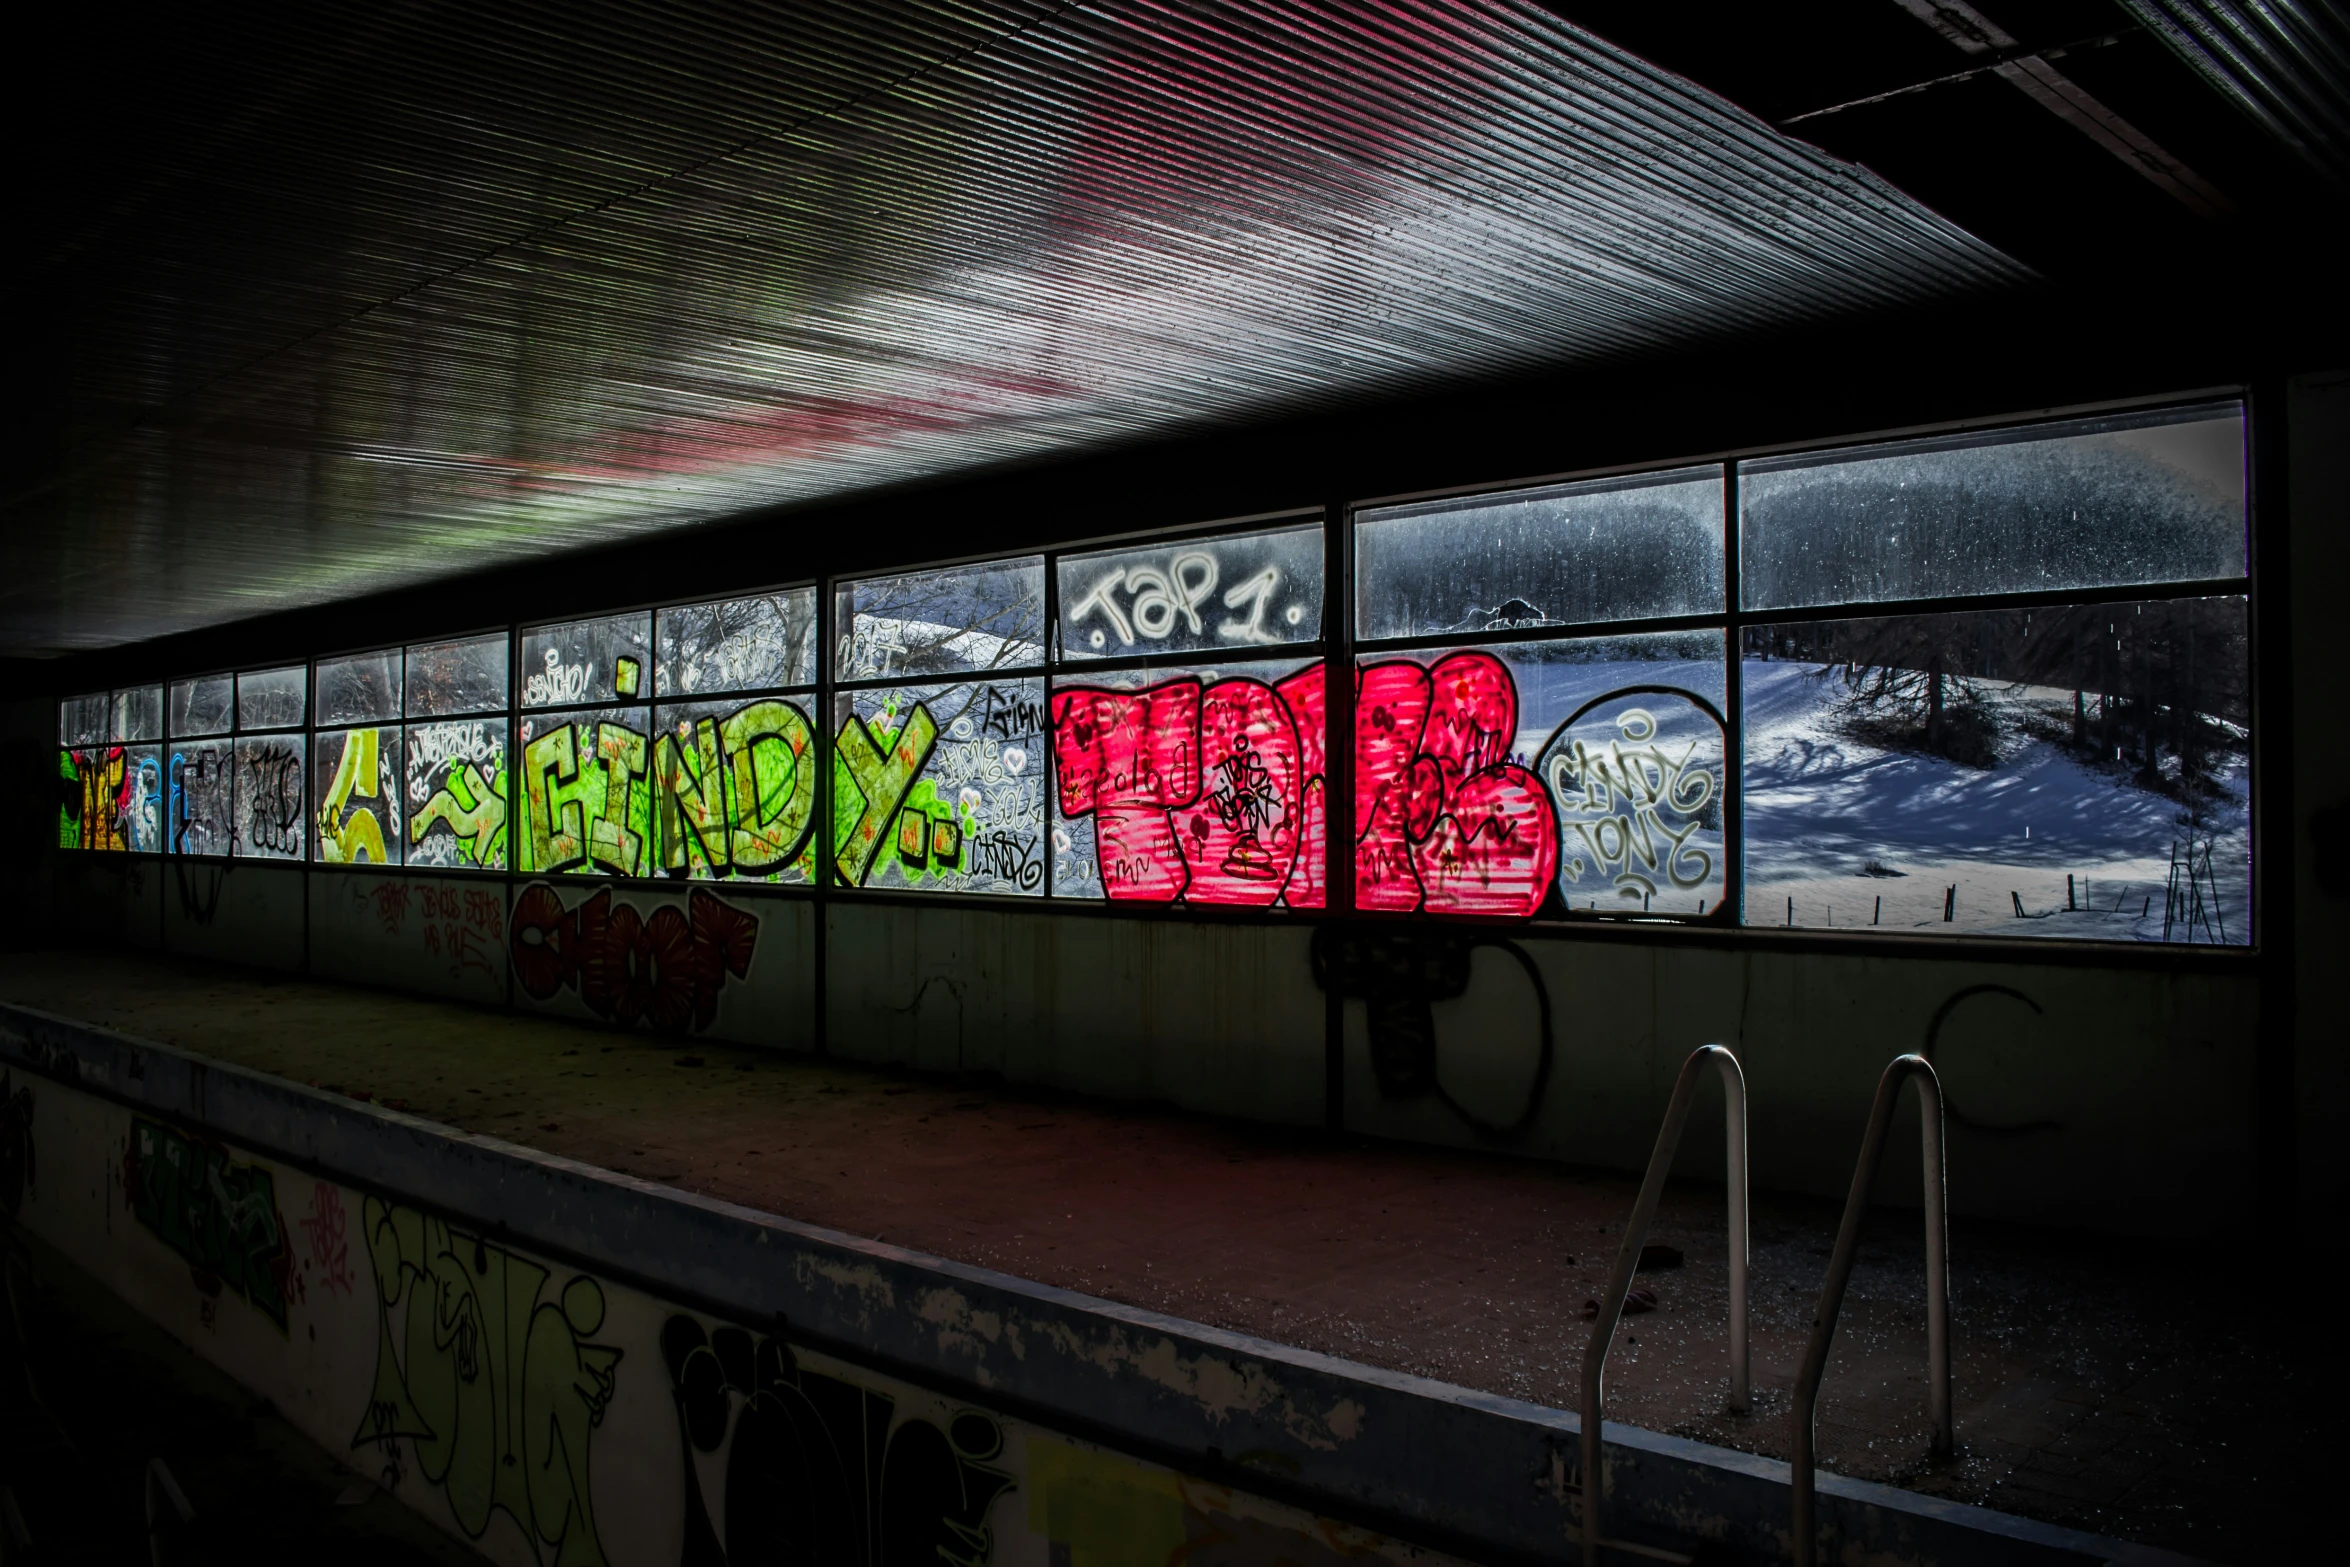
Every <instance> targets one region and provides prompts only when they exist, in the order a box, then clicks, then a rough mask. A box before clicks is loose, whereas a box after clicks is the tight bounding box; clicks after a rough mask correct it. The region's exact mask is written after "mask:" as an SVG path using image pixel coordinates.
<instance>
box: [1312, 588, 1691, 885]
mask: <svg viewBox="0 0 2350 1567" xmlns="http://www.w3.org/2000/svg"><path fill="white" fill-rule="evenodd" d="M1725 651H1726V643H1725V639H1724V635H1723V633H1722V632H1721V631H1719V630H1714V629H1706V630H1696V631H1673V632H1651V633H1645V634H1639V635H1630V636H1614V637H1579V638H1565V639H1558V640H1538V641H1523V640H1520V641H1510V642H1505V643H1499V644H1494V645H1490V646H1486V647H1466V648H1463V647H1449V648H1425V649H1416V650H1412V651H1408V652H1402V653H1371V654H1365V655H1362V656H1361V659H1360V671H1359V674H1358V676H1357V681H1356V690H1355V827H1356V842H1355V904H1356V906H1357V907H1358V908H1363V909H1372V910H1378V911H1382V912H1388V913H1415V912H1422V913H1431V914H1463V915H1487V916H1492V915H1506V916H1516V917H1520V918H1523V917H1526V916H1530V915H1533V914H1537V913H1543V912H1549V913H1554V914H1557V913H1566V912H1570V911H1571V912H1582V913H1591V912H1597V913H1602V914H1619V915H1635V916H1637V915H1646V916H1648V917H1650V918H1661V917H1679V918H1700V917H1705V916H1709V915H1710V916H1714V917H1720V915H1721V912H1722V900H1723V898H1724V896H1725V893H1726V887H1727V880H1726V878H1727V869H1728V860H1727V852H1726V844H1725V836H1724V816H1723V782H1724V779H1723V766H1724V761H1725V755H1724V753H1725V751H1726V749H1727V747H1726V745H1725V742H1724V733H1725V724H1726V720H1725V718H1724V716H1723V714H1724V705H1725V703H1724V698H1725V694H1726V671H1725V658H1724V654H1725Z"/></svg>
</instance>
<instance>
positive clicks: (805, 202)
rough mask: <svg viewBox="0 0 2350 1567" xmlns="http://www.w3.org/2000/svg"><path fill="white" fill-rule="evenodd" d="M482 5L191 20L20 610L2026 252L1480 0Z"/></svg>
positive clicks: (598, 514) (572, 537) (418, 556)
mask: <svg viewBox="0 0 2350 1567" xmlns="http://www.w3.org/2000/svg"><path fill="white" fill-rule="evenodd" d="M483 9H484V10H485V11H487V12H490V13H492V14H487V15H477V14H475V13H474V12H471V11H466V12H459V11H457V10H455V9H454V8H444V7H430V6H421V5H420V6H411V7H408V8H405V9H401V8H390V9H385V10H382V11H370V12H368V13H367V14H366V18H365V19H364V20H359V21H352V22H350V23H348V24H347V25H345V26H344V27H343V28H342V29H341V30H340V31H336V30H335V29H334V28H331V27H324V26H322V27H317V28H313V29H310V30H307V31H306V32H305V33H304V34H303V35H302V36H301V37H299V38H287V39H279V40H277V41H276V42H275V43H273V44H271V45H269V46H268V47H264V48H255V49H250V50H247V51H244V52H237V51H221V50H220V49H219V48H218V46H217V44H214V43H207V42H206V41H205V40H203V39H201V38H198V37H195V36H191V38H190V40H189V44H188V47H189V49H190V50H192V51H197V52H199V53H201V51H203V50H205V49H207V48H211V49H213V50H214V51H215V53H214V56H213V57H207V58H200V59H198V60H195V61H193V62H192V64H191V69H190V71H189V72H188V78H189V79H193V80H201V81H204V82H206V83H207V84H208V85H206V86H205V87H204V89H203V90H202V91H200V92H199V91H195V90H193V89H184V90H182V91H181V93H180V95H179V96H178V97H174V96H172V95H171V93H170V92H168V91H167V92H164V93H163V94H162V95H161V97H160V98H159V101H158V102H157V103H156V104H155V105H154V106H152V107H150V108H149V109H148V110H147V111H146V112H148V113H149V114H150V115H151V116H152V117H153V119H154V121H155V125H154V134H153V136H152V139H151V144H150V145H147V146H146V147H145V148H144V150H143V159H142V161H141V162H140V164H139V166H137V167H135V168H126V169H124V170H123V171H121V172H122V176H123V177H122V178H121V179H120V180H119V181H117V182H116V187H117V188H115V189H113V190H111V191H110V193H109V198H108V199H107V200H105V201H103V202H99V203H97V204H94V205H92V206H90V207H88V208H86V209H85V210H82V211H80V212H79V213H77V214H76V215H75V217H74V218H73V220H72V221H70V222H61V223H60V224H59V225H58V228H57V231H56V232H55V233H54V234H53V235H50V236H48V237H49V238H51V239H52V240H53V241H54V243H53V244H52V245H50V246H49V248H48V249H47V251H46V252H45V253H44V255H43V262H44V265H45V266H46V268H47V276H46V279H45V280H44V282H43V283H42V286H43V288H44V289H45V290H47V291H48V292H49V293H50V294H51V296H52V297H56V298H59V299H62V300H65V301H68V303H67V304H66V306H65V309H66V311H67V313H68V318H69V334H70V338H71V356H72V366H73V369H72V377H71V384H72V398H73V406H74V410H75V414H76V421H77V428H76V432H75V434H76V440H75V444H74V447H73V450H72V454H71V459H70V464H69V466H68V467H67V468H66V469H65V470H64V472H63V475H62V477H56V478H52V479H50V480H48V481H47V482H40V481H39V480H38V479H37V476H34V477H33V481H32V482H27V476H19V477H18V480H17V484H16V489H15V493H14V494H13V495H12V496H11V497H10V499H9V501H8V505H7V510H8V516H9V523H8V526H9V528H10V531H11V535H12V537H14V538H16V539H18V540H20V541H22V546H23V547H22V549H21V550H20V552H19V554H18V555H17V557H16V559H17V562H18V563H19V565H20V568H21V569H20V570H18V571H17V572H15V573H14V574H12V575H11V577H10V579H9V581H8V583H7V584H5V585H0V615H4V617H5V620H6V633H5V641H6V642H7V643H8V644H11V645H13V647H14V648H16V649H18V650H32V649H36V648H65V647H82V646H93V645H100V644H105V643H112V642H118V641H123V640H129V639H133V638H137V637H141V636H147V635H153V634H158V633H161V632H165V631H169V630H174V629H181V628H186V627H191V626H195V625H200V624H205V623H210V622H216V621H220V620H225V619H231V618H238V617H242V616H246V615H251V614H256V613H261V612H265V611H268V610H271V609H276V608H282V607H287V606H290V605H295V604H302V603H310V602H315V601H317V600H319V599H322V598H332V597H340V596H345V595H350V594H355V593H359V592H363V591H368V590H372V589H377V588H382V587H389V586H393V585H397V584H402V583H408V582H414V581H418V580H422V579H427V578H431V577H435V576H439V575H444V574H447V573H450V572H454V571H459V570H463V569H464V568H465V567H467V566H468V565H472V564H479V563H485V562H492V561H500V560H510V559H514V558H517V557H519V556H524V555H530V554H536V553H540V552H545V551H548V550H555V549H561V548H564V547H567V546H573V545H578V544H584V543H588V542H591V541H600V540H604V539H608V538H610V537H612V536H613V535H614V534H615V533H618V532H625V531H629V530H640V529H650V528H659V527H663V526H669V525H674V524H678V523H683V522H688V521H693V520H698V519H704V518H710V517H715V516H720V515H723V514H726V513H729V512H734V511H739V510H742V509H745V508H748V507H752V506H757V505H763V504H769V503H774V502H779V501H789V500H794V499H805V498H812V497H820V496H826V495H832V494H838V493H843V492H846V491H850V490H853V489H856V488H859V487H863V486H870V485H874V484H878V483H884V482H890V481H895V480H902V479H906V478H911V477H921V476H928V475H937V474H941V473H945V472H948V471H952V470H955V469H958V468H962V467H967V466H970V465H975V464H980V463H991V462H997V461H1001V460H1005V459H1010V458H1019V457H1026V456H1033V455H1037V454H1041V453H1048V452H1054V451H1061V450H1068V449H1074V448H1082V447H1089V446H1096V445H1100V444H1102V443H1107V442H1115V441H1122V440H1128V439H1133V438H1137V437H1145V436H1150V435H1154V434H1161V433H1167V432H1171V431H1174V430H1177V429H1180V428H1186V427H1194V426H1200V425H1206V424H1215V423H1230V422H1234V421H1240V420H1245V419H1247V418H1249V417H1251V416H1257V415H1262V414H1266V413H1270V412H1275V411H1294V410H1301V409H1306V408H1312V407H1317V406H1329V405H1332V404H1335V403H1339V402H1343V401H1348V400H1361V399H1366V398H1370V397H1375V396H1379V395H1384V394H1393V393H1397V392H1403V391H1409V390H1414V389H1421V388H1429V387H1434V386H1437V385H1441V384H1447V383H1457V382H1460V381H1463V380H1465V379H1469V378H1475V377H1486V376H1493V375H1498V374H1507V373H1511V372H1516V371H1522V370H1528V369H1533V368H1538V367H1557V366H1572V365H1574V364H1577V363H1589V362H1596V361H1601V360H1617V361H1620V360H1621V359H1623V358H1625V357H1626V356H1631V355H1638V354H1641V353H1644V352H1651V351H1662V350H1667V349H1672V348H1677V347H1684V346H1688V345H1692V344H1696V343H1700V342H1705V341H1710V340H1719V339H1722V338H1724V337H1728V336H1733V335H1737V334H1741V333H1746V332H1751V331H1756V330H1759V329H1765V328H1775V327H1785V326H1788V325H1793V324H1799V323H1803V322H1809V321H1819V320H1824V319H1827V318H1830V317H1836V316H1843V315H1850V314H1853V313H1856V312H1864V311H1872V310H1882V309H1890V308H1896V307H1903V306H1910V305H1917V304H1921V303H1925V302H1929V301H1932V300H1936V299H1941V298H1948V297H1952V296H1955V295H1959V294H1963V293H1968V292H1974V291H1983V290H1988V289H1993V288H1997V287H2000V286H2003V285H2006V284H2010V283H2013V282H2015V281H2017V280H2019V279H2020V278H2021V277H2022V276H2023V273H2022V269H2021V268H2019V267H2018V266H2016V265H2015V264H2014V263H2012V262H2010V261H2008V260H2007V259H2005V258H2004V257H2002V256H2001V255H1999V254H1998V253H1996V252H1995V251H1993V250H1991V249H1989V248H1988V247H1986V246H1985V245H1983V244H1981V243H1980V242H1978V241H1976V240H1974V239H1973V238H1971V237H1970V236H1968V235H1967V234H1965V233H1964V232H1962V231H1960V230H1958V229H1956V228H1955V227H1953V226H1952V225H1950V224H1948V223H1946V222H1944V221H1942V220H1941V219H1939V218H1937V217H1935V216H1934V215H1933V214H1931V213H1929V212H1927V211H1925V210H1924V209H1922V208H1920V207H1919V206H1917V205H1916V204H1914V203H1912V202H1910V201H1908V200H1907V199H1905V198H1904V197H1902V196H1901V195H1900V194H1899V193H1897V192H1895V191H1893V190H1891V189H1889V188H1887V187H1886V186H1884V185H1883V184H1881V183H1880V182H1878V181H1876V180H1874V179H1873V178H1871V177H1870V176H1869V175H1867V174H1866V173H1865V172H1863V171H1860V170H1857V169H1854V168H1852V167H1849V166H1846V165H1843V164H1839V163H1837V162H1835V161H1833V160H1831V159H1829V158H1827V157H1824V156H1823V155H1821V154H1820V153H1818V152H1816V151H1815V150H1813V149H1811V148H1808V147H1806V146H1803V145H1801V144H1799V143H1796V142H1792V141H1789V140H1787V139H1786V138H1784V137H1781V136H1779V135H1778V134H1776V133H1775V132H1773V131H1771V130H1770V129H1769V128H1768V127H1766V126H1764V125H1762V124H1760V123H1759V122H1757V121H1755V120H1753V119H1751V118H1749V117H1747V116H1745V115H1743V114H1741V113H1740V112H1738V111H1737V110H1735V109H1732V108H1730V107H1729V106H1727V105H1725V104H1723V103H1722V102H1720V101H1719V100H1716V99H1713V98H1711V97H1709V96H1708V95H1707V94H1705V93H1703V92H1702V91H1700V90H1698V89H1696V88H1694V87H1692V86H1690V85H1689V84H1687V83H1685V82H1683V81H1681V80H1679V79H1677V78H1674V77H1671V76H1668V75H1665V74H1663V73H1661V72H1659V71H1657V70H1655V69H1653V68H1651V67H1648V66H1646V65H1644V64H1642V63H1641V62H1639V61H1637V60H1635V59H1633V58H1631V57H1629V56H1627V55H1624V54H1623V53H1621V52H1619V51H1617V50H1614V49H1612V48H1610V47H1609V46H1607V45H1606V44H1604V43H1601V42H1599V41H1597V40H1594V39H1592V38H1590V37H1588V36H1587V35H1584V34H1581V33H1579V32H1577V31H1575V30H1573V29H1572V28H1570V27H1568V26H1566V25H1565V24H1563V23H1561V22H1559V21H1558V20H1556V19H1555V18H1553V17H1551V16H1549V15H1548V14H1547V13H1545V12H1543V11H1541V10H1539V9H1536V8H1535V7H1533V6H1531V5H1521V4H1512V3H1508V0H1476V3H1465V0H1391V3H1385V4H1373V3H1361V4H1352V5H1347V6H1338V7H1309V6H1291V5H1279V6H1264V5H1256V6H1248V5H1213V4H1198V5H1152V4H1144V3H1138V0H1121V3H1116V4H1103V5H1085V6H1035V5H1015V4H1001V5H992V4H964V5H922V4H898V5H882V6H872V5H868V6H858V7H853V8H850V7H822V6H817V7H794V8H791V9H789V10H788V11H784V10H778V11H775V12H758V11H753V10H751V9H750V8H745V7H737V6H712V7H708V8H702V9H693V10H687V9H677V10H670V11H656V10H651V9H646V8H627V9H615V10H610V11H597V10H595V9H593V8H585V9H582V8H577V7H572V6H563V7H553V6H549V7H544V8H539V9H535V10H534V9H531V8H528V7H503V8H483ZM318 39H331V40H332V41H326V42H312V41H310V40H318ZM622 596H623V597H625V595H622Z"/></svg>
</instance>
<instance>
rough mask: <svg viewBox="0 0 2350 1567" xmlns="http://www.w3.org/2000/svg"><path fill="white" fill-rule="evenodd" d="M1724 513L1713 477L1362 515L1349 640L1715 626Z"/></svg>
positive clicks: (1654, 479) (1673, 476) (1583, 487)
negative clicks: (1685, 623) (1695, 618)
mask: <svg viewBox="0 0 2350 1567" xmlns="http://www.w3.org/2000/svg"><path fill="white" fill-rule="evenodd" d="M1723 504H1724V495H1723V485H1722V470H1721V468H1720V467H1719V466H1715V465H1708V466H1706V467H1702V468H1680V469H1675V470H1673V471H1671V472H1668V473H1657V474H1646V475H1642V476H1640V477H1638V478H1633V479H1594V480H1588V481H1584V482H1579V483H1574V484H1554V485H1546V486H1544V487H1542V488H1539V489H1532V490H1513V491H1510V492H1508V493H1506V494H1501V495H1477V496H1464V497H1457V498H1454V499H1450V500H1436V501H1419V502H1414V503H1412V504H1410V505H1405V506H1383V507H1380V508H1377V509H1376V510H1367V511H1363V512H1360V513H1358V514H1357V516H1356V520H1355V536H1354V537H1355V617H1356V618H1355V636H1356V638H1357V639H1358V640H1360V641H1366V642H1369V641H1380V640H1385V639H1389V638H1400V637H1426V636H1448V635H1449V636H1459V635H1474V634H1476V633H1478V632H1484V631H1507V630H1515V629H1520V628H1524V627H1529V626H1582V625H1598V624H1603V623H1605V622H1608V621H1622V620H1655V619H1665V618H1668V617H1672V616H1679V615H1711V614H1719V613H1721V611H1722V609H1723V602H1722V543H1723V540H1722V511H1723Z"/></svg>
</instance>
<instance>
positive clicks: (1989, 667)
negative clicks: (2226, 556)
mask: <svg viewBox="0 0 2350 1567" xmlns="http://www.w3.org/2000/svg"><path fill="white" fill-rule="evenodd" d="M2245 606H2246V601H2245V600H2244V599H2243V598H2241V597H2236V596H2230V597H2224V598H2198V599H2174V600H2169V601H2164V602H2153V603H2144V604H2098V605H2080V606H2073V607H2058V608H2051V609H2036V610H1976V611H1972V612H1967V613H1960V614H1943V615H1904V616H1893V617H1884V618H1878V619H1870V620H1838V621H1829V622H1819V623H1812V624H1807V625H1782V626H1753V627H1749V628H1747V631H1746V633H1745V647H1744V649H1743V657H1742V659H1741V662H1740V678H1741V679H1742V680H1743V681H1744V690H1745V714H1746V737H1745V753H1746V760H1745V771H1744V773H1743V774H1742V779H1743V787H1744V790H1745V795H1744V801H1745V821H1746V850H1745V865H1746V877H1747V883H1746V918H1747V921H1748V922H1749V923H1750V924H1762V925H1801V926H1810V927H1821V928H1826V927H1830V926H1833V927H1834V928H1836V929H1839V930H1841V929H1848V928H1851V927H1854V926H1874V927H1877V928H1880V929H1884V930H1904V931H1924V932H1930V933H1941V934H1974V935H1997V936H2056V937H2067V936H2069V937H2079V938H2086V939H2093V940H2107V941H2185V942H2203V943H2222V944H2226V945H2234V946H2240V945H2243V944H2244V943H2246V942H2248V941H2249V940H2250V939H2251V934H2252V932H2251V921H2250V912H2251V890H2252V879H2251V745H2252V733H2251V689H2250V680H2249V672H2250V669H2249V657H2248V653H2247V640H2246V635H2245V631H2246V623H2247V616H2246V609H2245Z"/></svg>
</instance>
